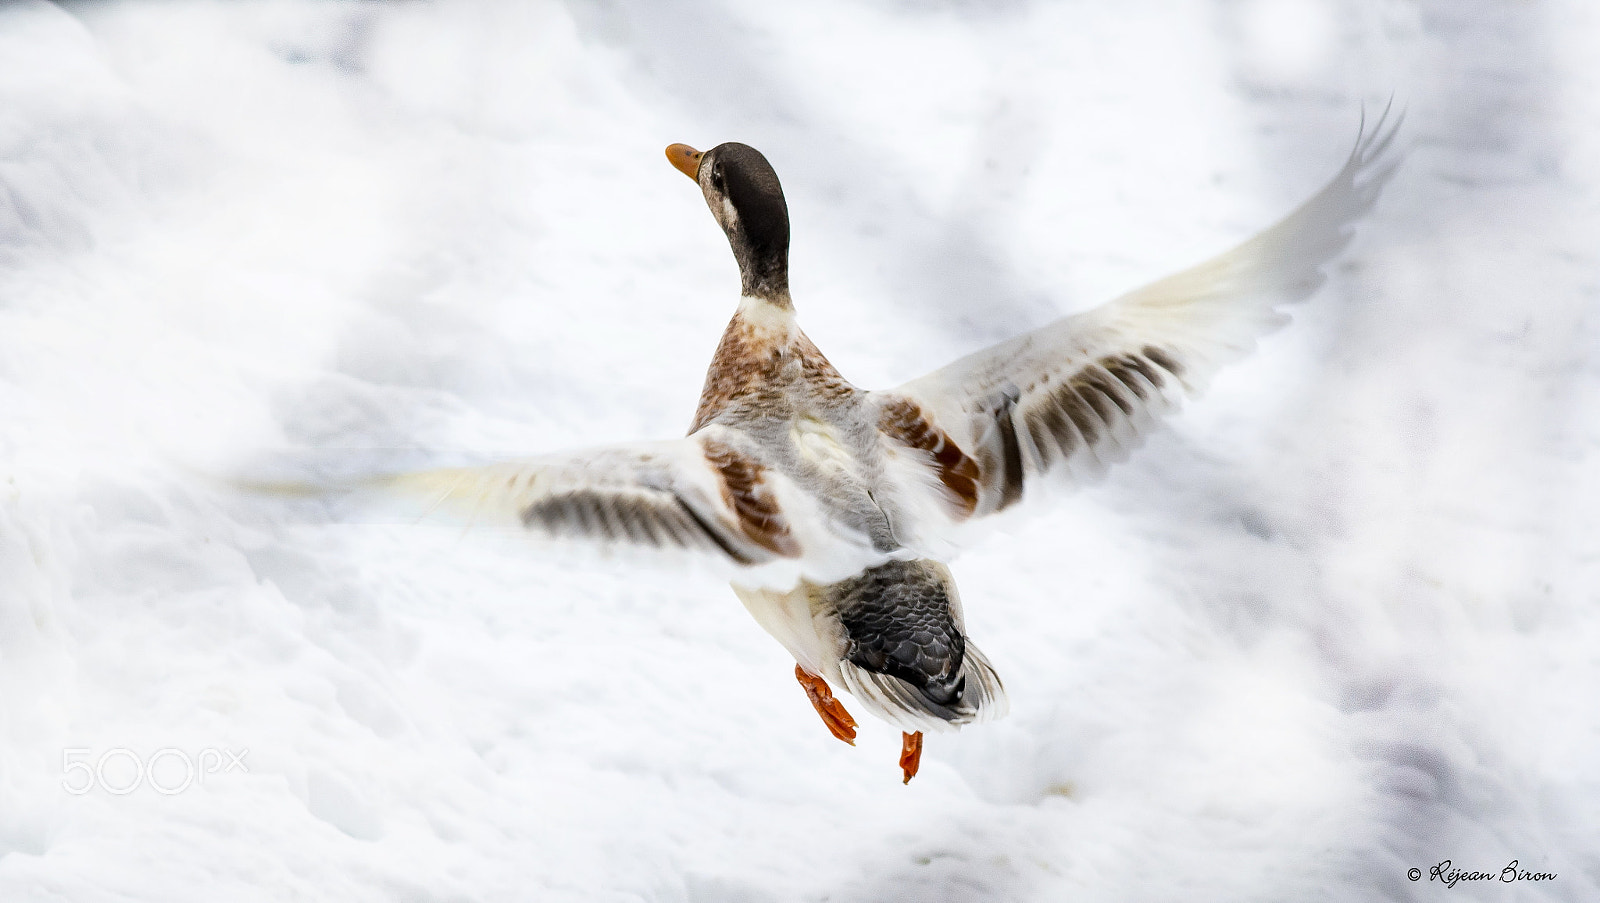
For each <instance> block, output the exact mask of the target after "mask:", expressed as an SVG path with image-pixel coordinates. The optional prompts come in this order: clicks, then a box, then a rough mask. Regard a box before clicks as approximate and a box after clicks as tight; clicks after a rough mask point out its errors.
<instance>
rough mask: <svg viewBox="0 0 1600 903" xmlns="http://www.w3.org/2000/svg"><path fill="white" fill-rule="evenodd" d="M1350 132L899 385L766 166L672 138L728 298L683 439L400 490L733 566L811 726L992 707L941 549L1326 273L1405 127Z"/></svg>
mask: <svg viewBox="0 0 1600 903" xmlns="http://www.w3.org/2000/svg"><path fill="white" fill-rule="evenodd" d="M1401 118H1403V117H1396V118H1394V119H1393V121H1391V120H1390V116H1389V111H1388V110H1385V112H1384V115H1383V117H1382V118H1380V119H1379V120H1378V122H1377V123H1376V126H1375V127H1374V128H1373V129H1372V130H1370V132H1369V131H1368V130H1367V128H1366V127H1365V118H1364V117H1363V123H1362V127H1361V129H1360V130H1359V132H1358V136H1357V139H1356V142H1355V146H1354V148H1353V149H1352V151H1351V152H1350V155H1349V157H1348V159H1347V160H1346V161H1345V163H1344V165H1343V167H1342V168H1341V169H1339V171H1338V172H1337V173H1336V174H1335V175H1334V176H1333V177H1332V178H1331V179H1330V180H1329V181H1328V182H1327V183H1326V184H1325V185H1324V186H1323V187H1322V188H1321V190H1319V191H1318V192H1317V193H1316V194H1314V195H1313V196H1312V197H1311V198H1310V199H1309V200H1307V201H1306V202H1305V203H1303V204H1302V205H1301V206H1300V207H1299V208H1298V209H1296V210H1294V211H1293V212H1292V213H1290V214H1289V215H1287V216H1286V217H1284V218H1283V219H1282V220H1280V221H1279V222H1278V223H1276V224H1275V225H1272V226H1271V227H1269V228H1267V229H1265V230H1264V231H1262V232H1261V233H1260V234H1258V235H1256V236H1254V237H1253V238H1250V239H1249V240H1247V241H1245V242H1243V243H1242V244H1240V245H1238V246H1237V247H1234V248H1233V249H1231V250H1229V251H1226V252H1225V253H1222V254H1220V255H1219V256H1217V257H1214V258H1212V259H1210V260H1208V261H1205V262H1203V263H1200V264H1198V265H1196V266H1193V267H1191V268H1189V269H1186V270H1183V271H1181V272H1178V273H1176V274H1174V275H1170V276H1167V277H1166V278H1163V279H1160V280H1158V281H1156V282H1153V283H1151V284H1149V285H1146V286H1144V287H1142V288H1138V289H1135V290H1133V291H1130V292H1128V293H1126V294H1123V295H1121V296H1119V297H1117V298H1115V299H1113V300H1111V301H1109V302H1107V303H1105V304H1102V305H1100V306H1099V307H1095V308H1091V309H1089V310H1087V311H1084V312H1081V313H1076V314H1072V315H1068V316H1065V317H1062V318H1060V319H1058V320H1056V321H1054V322H1052V323H1049V324H1046V325H1044V326H1041V327H1039V328H1036V329H1033V330H1031V331H1029V332H1025V333H1023V334H1021V335H1018V336H1016V337H1015V338H1012V339H1010V340H1008V341H1003V342H1000V343H998V344H996V345H993V346H992V347H989V348H985V349H982V350H979V351H977V352H975V353H972V354H969V355H967V356H965V357H963V358H960V359H959V360H956V361H954V362H952V363H950V364H947V365H946V366H943V367H940V368H938V369H936V370H934V371H933V372H931V373H928V374H926V375H924V376H921V377H919V378H916V379H913V380H911V381H909V382H907V383H904V384H903V385H900V386H897V387H894V388H890V389H874V390H868V389H862V388H860V387H857V386H856V385H854V384H853V383H851V382H850V381H849V380H847V379H846V378H845V377H844V376H843V375H842V374H841V373H840V372H839V370H838V369H837V368H835V367H834V366H833V364H832V363H830V362H829V360H828V359H827V357H825V356H824V355H823V353H822V351H821V350H819V349H818V348H817V346H816V345H815V344H814V343H813V342H812V341H811V339H810V338H808V337H807V336H806V334H805V332H804V331H802V330H801V328H800V326H799V323H798V321H797V319H796V312H795V304H794V299H793V298H792V296H791V294H790V284H789V245H790V223H789V211H788V206H787V202H786V200H785V197H784V193H783V188H782V185H781V184H780V182H779V180H778V175H777V172H776V171H775V170H774V169H773V167H772V165H771V163H770V162H769V161H768V160H767V158H766V157H765V156H764V155H762V153H761V152H760V151H757V150H756V149H755V148H753V147H750V146H749V145H746V144H741V143H737V142H729V143H724V144H718V145H716V146H714V147H712V148H711V149H710V150H706V151H699V150H696V149H694V148H693V147H691V146H689V145H687V144H673V145H671V146H669V147H667V148H666V157H667V159H668V161H669V162H670V163H671V165H672V166H673V167H674V168H675V169H677V170H678V171H679V172H681V173H682V174H683V175H685V176H687V177H688V178H689V179H691V180H692V181H693V182H694V183H695V184H696V186H697V187H698V188H699V190H700V193H701V196H702V198H703V200H704V201H705V204H706V206H707V207H708V208H709V209H710V211H711V214H712V216H713V218H714V219H715V220H716V222H717V224H718V225H719V226H720V227H721V229H722V231H723V233H724V235H725V236H726V238H727V240H728V245H729V247H730V249H731V250H732V252H733V257H734V260H735V262H736V263H737V265H738V270H739V279H740V292H739V297H738V300H737V304H736V306H735V309H734V312H733V316H732V318H731V319H730V320H729V322H728V325H727V328H726V329H725V330H724V331H723V333H722V337H721V340H720V342H719V343H718V345H717V347H716V350H715V353H714V354H713V356H712V359H711V363H710V366H709V367H708V369H707V372H706V377H705V383H704V386H703V389H702V391H701V394H700V398H699V402H698V405H697V406H696V408H695V411H694V414H693V418H692V420H691V422H690V426H689V430H688V433H687V435H686V436H684V437H683V438H679V439H668V440H660V441H654V442H641V443H631V444H623V445H615V446H609V447H604V448H598V449H589V450H584V451H579V452H573V453H567V454H555V455H547V456H543V457H538V458H531V459H527V460H521V461H511V462H502V463H498V464H491V465H488V466H479V467H470V468H454V469H446V470H436V471H426V472H422V473H412V474H405V475H401V476H399V477H396V478H393V479H392V480H391V481H390V486H391V487H392V488H399V489H403V490H407V491H411V492H424V493H426V494H427V495H428V496H429V497H430V498H431V499H432V500H433V502H434V503H435V504H443V503H447V502H448V503H451V504H454V505H465V506H466V507H467V508H469V509H470V510H471V511H472V512H473V513H474V515H475V516H482V515H483V514H484V512H486V511H494V512H499V513H500V514H503V515H504V516H505V517H506V518H507V519H508V520H509V521H510V522H511V523H513V524H514V525H515V526H516V527H518V528H520V529H521V530H524V531H528V532H530V533H533V534H537V535H539V536H542V537H545V538H547V539H552V540H558V541H575V542H584V543H589V544H592V545H596V546H600V547H607V548H617V547H635V548H650V549H658V550H660V549H666V550H672V551H675V552H681V553H686V554H689V555H692V556H696V557H699V558H701V559H704V560H713V561H715V562H717V563H719V564H720V565H722V566H724V567H726V568H727V570H728V572H729V577H730V585H731V586H732V589H733V593H734V595H735V596H737V598H738V599H739V600H740V601H741V602H742V603H743V605H744V607H745V608H746V609H747V610H748V612H749V613H750V615H751V616H753V617H754V619H755V621H756V622H757V623H758V624H759V625H760V626H761V627H762V628H763V629H764V630H765V631H766V632H767V633H768V634H770V635H771V636H772V637H773V638H774V639H775V640H777V642H778V643H780V644H781V645H782V646H783V647H784V649H785V650H787V651H788V653H789V654H790V656H792V657H793V659H794V661H795V667H794V674H795V678H796V681H797V682H798V683H799V685H800V686H801V688H802V689H803V691H804V693H805V696H806V698H807V699H808V700H809V702H810V704H811V706H812V707H813V708H814V709H815V711H816V713H817V715H818V716H819V717H820V719H821V720H822V722H823V725H824V726H825V727H826V729H827V730H828V732H829V733H830V734H831V735H832V736H833V737H836V738H838V739H839V740H842V741H844V742H845V743H848V744H850V745H852V746H853V745H854V744H855V740H856V737H857V729H858V727H859V726H860V725H859V722H857V721H856V719H855V717H854V716H853V715H852V714H851V712H850V711H849V709H848V708H847V707H846V705H845V703H844V701H843V700H842V699H841V698H840V696H839V695H837V693H836V691H842V692H844V693H847V694H848V695H849V696H850V697H852V698H853V699H854V700H855V703H854V704H855V706H856V707H857V710H858V711H860V710H865V711H866V712H868V713H870V714H872V715H874V716H876V717H878V718H880V719H882V720H883V721H886V722H888V723H889V724H890V725H893V726H895V727H898V728H900V730H901V732H902V743H901V753H900V758H899V763H898V764H899V767H900V775H901V777H902V780H903V782H904V783H909V782H910V781H911V779H912V778H913V777H914V776H915V775H916V774H917V773H918V770H919V768H920V762H921V757H922V750H923V742H924V735H925V734H926V733H929V732H950V731H955V730H959V729H961V728H964V727H966V726H968V725H971V724H974V723H978V722H984V721H990V720H993V719H996V718H999V717H1001V716H1002V715H1004V714H1005V713H1006V711H1007V708H1008V702H1007V696H1006V691H1005V687H1004V684H1003V683H1002V681H1001V679H1000V677H999V675H998V673H997V672H996V670H995V667H994V666H993V664H992V663H991V662H990V660H989V659H988V658H987V657H986V656H985V655H984V653H983V652H982V651H981V650H980V649H979V647H978V646H977V644H976V643H974V642H973V640H972V638H971V637H970V636H969V635H968V633H967V629H966V623H965V619H964V617H963V613H962V604H961V599H960V595H959V593H958V592H957V589H956V582H955V579H954V577H953V576H952V573H951V570H950V567H949V565H948V559H949V558H950V557H951V555H953V554H954V550H956V549H959V548H960V547H961V546H962V544H963V543H964V542H969V541H970V539H969V538H970V536H971V535H972V534H971V530H970V528H971V525H973V524H976V523H979V522H983V521H985V520H987V519H990V518H993V517H994V516H996V515H999V514H1001V513H1002V512H1006V511H1008V510H1011V509H1013V508H1015V507H1016V506H1019V505H1021V504H1022V503H1024V502H1026V501H1030V500H1031V499H1033V498H1034V497H1036V496H1037V497H1045V496H1047V495H1048V493H1047V492H1046V491H1045V490H1046V489H1047V488H1049V487H1052V486H1054V487H1062V486H1065V487H1071V486H1074V485H1082V484H1085V483H1088V482H1091V481H1093V480H1096V479H1098V478H1099V477H1101V476H1102V475H1103V474H1104V473H1105V471H1106V470H1107V468H1108V467H1110V466H1112V465H1114V464H1116V463H1118V462H1120V461H1122V460H1124V459H1125V458H1127V457H1128V455H1129V454H1130V453H1131V452H1132V451H1133V450H1134V449H1135V448H1136V447H1137V446H1138V445H1139V444H1140V443H1141V442H1142V441H1143V440H1144V439H1145V437H1147V436H1148V435H1149V434H1150V433H1151V432H1152V431H1153V430H1154V429H1155V428H1156V427H1157V426H1158V424H1159V423H1160V422H1161V420H1162V418H1163V417H1164V416H1166V415H1168V414H1170V413H1172V412H1173V411H1174V410H1176V409H1177V408H1178V407H1179V406H1180V405H1181V403H1183V402H1184V400H1185V399H1187V398H1189V397H1192V396H1194V395H1196V394H1198V393H1199V392H1200V391H1201V390H1202V389H1203V388H1204V387H1205V385H1206V383H1207V381H1208V380H1209V379H1210V378H1211V376H1212V375H1213V374H1214V373H1215V372H1217V370H1218V369H1220V368H1221V367H1223V366H1224V365H1226V364H1228V363H1231V362H1233V361H1236V360H1238V359H1240V358H1242V357H1244V356H1245V355H1246V354H1248V353H1249V352H1250V351H1251V349H1252V348H1253V347H1254V345H1255V344H1256V342H1257V340H1258V339H1260V338H1261V337H1263V336H1265V335H1267V334H1268V333H1270V332H1272V331H1274V330H1276V329H1278V328H1279V327H1281V326H1282V325H1284V323H1285V322H1287V320H1288V317H1287V315H1286V313H1285V312H1284V310H1283V308H1284V307H1286V306H1288V305H1290V304H1293V303H1296V302H1299V301H1302V300H1304V299H1306V298H1307V297H1309V296H1310V295H1311V294H1313V293H1314V292H1315V291H1316V290H1317V288H1318V287H1319V286H1320V285H1321V284H1322V282H1323V281H1324V279H1325V277H1326V273H1327V270H1328V268H1329V266H1330V265H1331V263H1332V262H1333V261H1334V260H1335V259H1336V258H1337V257H1338V256H1339V255H1340V253H1341V252H1342V251H1343V250H1344V249H1345V247H1346V245H1347V244H1348V243H1349V241H1350V240H1351V236H1352V234H1353V230H1354V227H1355V225H1356V223H1357V222H1358V221H1359V220H1360V219H1361V218H1362V216H1363V215H1365V214H1366V213H1367V211H1369V210H1370V209H1371V207H1372V206H1373V204H1374V203H1375V201H1376V200H1377V198H1378V196H1379V194H1380V192H1381V190H1382V188H1383V186H1384V184H1385V183H1386V182H1387V180H1388V179H1389V177H1390V176H1391V174H1392V173H1393V171H1394V169H1395V167H1396V165H1397V161H1396V160H1395V159H1394V156H1393V155H1392V154H1391V153H1390V150H1391V147H1392V145H1393V142H1394V138H1395V135H1396V134H1397V132H1398V129H1399V124H1400V119H1401Z"/></svg>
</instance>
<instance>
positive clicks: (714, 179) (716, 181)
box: [711, 167, 722, 191]
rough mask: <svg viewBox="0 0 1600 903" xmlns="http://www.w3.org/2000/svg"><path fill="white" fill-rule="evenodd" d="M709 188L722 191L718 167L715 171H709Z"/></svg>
mask: <svg viewBox="0 0 1600 903" xmlns="http://www.w3.org/2000/svg"><path fill="white" fill-rule="evenodd" d="M711 187H712V188H715V189H716V190H718V191H721V190H722V168H721V167H718V168H716V169H713V170H711Z"/></svg>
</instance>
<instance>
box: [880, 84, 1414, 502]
mask: <svg viewBox="0 0 1600 903" xmlns="http://www.w3.org/2000/svg"><path fill="white" fill-rule="evenodd" d="M1398 128H1399V121H1398V118H1397V119H1396V121H1394V122H1393V123H1389V122H1388V116H1387V113H1386V114H1385V116H1384V118H1383V119H1380V120H1379V122H1378V123H1377V125H1376V127H1375V128H1374V129H1373V130H1372V132H1371V134H1370V135H1369V134H1366V133H1365V129H1363V134H1362V135H1361V136H1360V137H1358V138H1357V141H1356V146H1355V149H1354V150H1353V151H1352V152H1351V154H1350V159H1349V160H1348V161H1347V162H1346V163H1345V165H1344V167H1343V168H1342V169H1341V170H1340V171H1339V172H1338V174H1337V175H1335V176H1334V177H1333V179H1332V180H1330V181H1329V182H1328V184H1327V185H1325V186H1324V187H1323V188H1322V190H1321V191H1319V192H1317V194H1316V195H1314V196H1313V197H1312V198H1311V199H1310V200H1308V201H1306V202H1305V203H1304V204H1303V205H1301V207H1300V208H1299V209H1298V210H1296V211H1294V212H1293V213H1291V214H1290V215H1289V216H1287V217H1285V218H1284V219H1283V220H1282V221H1281V222H1279V223H1278V224H1277V225H1275V226H1273V227H1271V228H1269V229H1267V230H1266V231H1264V232H1262V233H1260V234H1259V235H1257V236H1255V237H1254V238H1252V239H1250V240H1249V241H1246V242H1245V243H1243V244H1241V245H1239V246H1238V247H1236V248H1234V249H1233V250H1231V251H1228V252H1227V253H1225V254H1222V255H1220V256H1218V257H1215V258H1213V259H1211V260H1208V261H1206V262H1205V263H1202V264H1200V265H1198V266H1195V267H1192V268H1190V269H1187V270H1184V271H1182V272H1180V273H1177V274H1175V275H1172V276H1169V277H1167V278H1165V279H1162V280H1160V281H1158V282H1155V283H1152V284H1150V285H1147V286H1145V287H1144V288H1140V289H1136V290H1135V291H1132V292H1129V293H1128V294H1126V295H1123V296H1122V297H1120V298H1117V299H1116V300H1114V301H1111V302H1109V303H1107V304H1104V305H1102V306H1100V307H1098V308H1095V309H1093V310H1090V311H1087V312H1085V313H1082V314H1078V315H1075V316H1070V317H1065V318H1063V319H1061V320H1057V321H1056V322H1054V323H1051V324H1049V325H1047V326H1044V327H1042V328H1039V329H1036V330H1034V331H1032V332H1029V333H1025V334H1023V335H1021V336H1018V337H1017V338H1014V339H1011V340H1010V341H1007V342H1001V343H1000V344H998V345H995V346H992V347H990V348H987V349H985V350H983V351H979V352H977V353H976V354H972V355H968V356H967V357H964V358H962V359H960V360H958V361H956V362H954V363H952V364H950V365H948V366H946V367H942V368H940V369H938V370H935V371H933V372H932V373H930V374H928V375H927V376H924V377H922V378H920V379H916V380H913V381H911V382H909V383H906V384H905V385H902V386H900V387H899V388H896V389H891V390H888V391H884V392H874V393H872V394H873V396H874V398H875V399H876V403H877V404H878V406H879V408H878V410H879V426H880V429H881V430H882V431H883V432H884V433H885V434H887V435H888V436H890V437H891V439H893V440H894V441H896V442H897V443H898V444H899V445H901V446H909V447H911V448H914V449H918V450H920V451H922V452H925V453H926V454H927V456H928V457H929V458H930V463H931V464H932V465H933V467H934V469H935V473H936V475H937V478H938V479H939V481H940V482H942V483H943V485H944V488H945V489H946V490H947V492H946V495H947V496H948V500H949V502H950V505H949V506H948V508H949V513H950V514H951V515H952V519H953V520H955V521H964V520H966V519H968V518H971V517H974V516H982V515H985V514H991V513H994V512H996V511H1000V510H1003V509H1005V508H1008V507H1010V506H1011V505H1013V504H1015V503H1016V502H1018V501H1020V500H1021V499H1022V497H1023V494H1024V491H1025V490H1026V489H1027V487H1028V486H1030V485H1032V484H1033V483H1034V482H1036V481H1037V480H1039V479H1040V478H1041V477H1043V476H1045V475H1050V476H1052V477H1054V478H1064V479H1065V480H1066V481H1067V482H1083V481H1085V480H1089V479H1093V478H1095V477H1097V476H1099V475H1100V474H1101V473H1103V472H1104V470H1105V468H1106V466H1107V465H1109V464H1113V463H1116V462H1118V461H1121V460H1122V459H1124V458H1126V457H1127V455H1128V453H1129V452H1130V451H1131V450H1132V449H1133V448H1134V447H1135V446H1137V445H1138V444H1139V443H1140V442H1142V441H1143V439H1144V437H1145V435H1146V434H1148V432H1149V431H1150V430H1151V429H1152V428H1153V426H1154V425H1155V424H1156V423H1157V422H1158V421H1159V419H1160V417H1161V416H1162V415H1163V414H1165V413H1166V412H1168V411H1170V410H1172V409H1173V408H1175V407H1176V406H1177V404H1178V403H1179V402H1180V401H1181V399H1182V397H1183V395H1184V394H1186V393H1188V394H1193V393H1196V392H1198V391H1199V390H1200V389H1201V388H1202V387H1203V386H1204V385H1205V384H1206V382H1207V381H1208V380H1209V379H1210V378H1211V376H1212V374H1214V373H1215V372H1216V371H1217V370H1218V369H1219V368H1221V367H1222V366H1223V365H1224V364H1227V363H1229V362H1231V361H1233V360H1236V359H1238V358H1240V357H1243V356H1244V355H1245V354H1247V353H1248V352H1249V351H1250V350H1251V348H1253V347H1254V346H1255V343H1256V340H1257V339H1258V338H1260V337H1261V336H1263V335H1265V334H1267V333H1269V332H1271V331H1273V330H1274V329H1276V328H1278V327H1279V326H1280V325H1282V324H1283V323H1284V322H1286V321H1287V319H1288V317H1287V315H1286V314H1285V313H1284V312H1283V311H1282V310H1280V309H1279V308H1280V307H1281V306H1282V305H1285V304H1288V303H1291V302H1295V301H1300V300H1302V299H1304V298H1306V297H1308V296H1310V295H1311V293H1312V292H1314V291H1315V290H1316V289H1317V287H1318V286H1320V285H1321V284H1322V282H1323V279H1324V270H1325V268H1326V267H1327V266H1328V265H1329V263H1330V262H1331V261H1333V259H1334V258H1335V257H1336V256H1337V255H1338V254H1339V252H1340V251H1342V250H1343V249H1344V247H1345V246H1346V245H1347V244H1348V243H1349V241H1350V237H1351V234H1352V232H1353V230H1354V225H1355V222H1356V220H1357V219H1359V218H1360V217H1361V216H1362V214H1364V213H1366V211H1367V210H1368V209H1369V208H1371V206H1372V204H1373V202H1374V201H1375V200H1376V199H1377V197H1378V193H1379V191H1380V190H1381V189H1382V187H1383V184H1384V182H1385V181H1386V180H1387V179H1388V177H1389V175H1390V173H1391V172H1392V171H1393V169H1394V165H1395V161H1394V160H1393V158H1391V157H1388V156H1386V154H1385V152H1386V151H1387V150H1388V149H1389V147H1390V145H1391V144H1392V143H1393V140H1394V136H1395V133H1396V130H1397V129H1398Z"/></svg>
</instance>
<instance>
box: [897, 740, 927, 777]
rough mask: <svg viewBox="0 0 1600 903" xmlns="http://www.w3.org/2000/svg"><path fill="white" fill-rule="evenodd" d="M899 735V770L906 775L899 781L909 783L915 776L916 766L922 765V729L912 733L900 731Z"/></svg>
mask: <svg viewBox="0 0 1600 903" xmlns="http://www.w3.org/2000/svg"><path fill="white" fill-rule="evenodd" d="M900 737H901V740H900V770H901V771H903V772H905V776H906V779H905V780H904V781H902V782H901V783H903V784H909V783H911V779H912V778H914V777H916V776H917V768H918V767H919V766H920V765H922V731H917V732H916V733H914V734H908V733H906V732H905V731H901V732H900Z"/></svg>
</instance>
